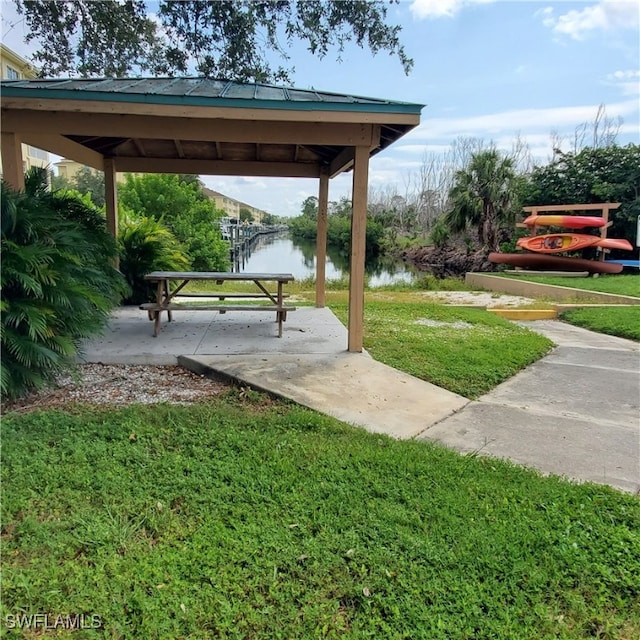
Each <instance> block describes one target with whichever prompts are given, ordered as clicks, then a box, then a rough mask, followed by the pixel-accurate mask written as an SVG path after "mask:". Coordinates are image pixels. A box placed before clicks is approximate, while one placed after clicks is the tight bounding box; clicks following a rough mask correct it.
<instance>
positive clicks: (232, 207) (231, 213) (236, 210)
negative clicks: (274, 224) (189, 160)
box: [202, 187, 267, 224]
mask: <svg viewBox="0 0 640 640" xmlns="http://www.w3.org/2000/svg"><path fill="white" fill-rule="evenodd" d="M202 191H203V193H204V194H205V195H206V196H207V198H209V200H211V201H213V203H214V204H215V207H216V209H220V210H221V211H224V212H225V214H226V215H227V218H230V219H231V220H238V221H239V220H240V210H241V209H246V210H247V211H249V213H250V214H251V216H252V217H253V222H255V223H257V224H261V223H262V221H263V219H264V216H265V215H266V214H267V212H266V211H263V210H262V209H257V208H256V207H252V206H251V205H250V204H247V203H246V202H241V201H240V200H236V199H235V198H231V197H229V196H225V195H224V194H223V193H220V192H218V191H214V190H213V189H208V188H207V187H204V188H203V189H202Z"/></svg>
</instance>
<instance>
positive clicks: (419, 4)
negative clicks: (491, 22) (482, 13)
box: [410, 0, 496, 20]
mask: <svg viewBox="0 0 640 640" xmlns="http://www.w3.org/2000/svg"><path fill="white" fill-rule="evenodd" d="M495 1H496V0H413V2H412V3H411V7H410V9H411V13H412V14H413V15H414V16H415V17H416V18H417V19H418V20H422V19H423V18H452V17H453V16H455V15H456V14H457V13H459V12H460V11H462V9H464V8H465V7H468V6H469V5H473V4H488V3H490V2H495Z"/></svg>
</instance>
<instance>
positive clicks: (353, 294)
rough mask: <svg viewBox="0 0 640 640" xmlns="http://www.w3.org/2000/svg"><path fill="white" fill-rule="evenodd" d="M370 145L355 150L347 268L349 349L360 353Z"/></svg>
mask: <svg viewBox="0 0 640 640" xmlns="http://www.w3.org/2000/svg"><path fill="white" fill-rule="evenodd" d="M368 186H369V146H368V145H367V146H366V147H364V146H360V147H356V149H355V163H354V166H353V190H352V198H353V212H352V214H351V261H350V269H349V341H348V346H347V348H348V350H349V351H354V352H360V351H362V347H363V336H364V259H365V251H366V238H367V191H368Z"/></svg>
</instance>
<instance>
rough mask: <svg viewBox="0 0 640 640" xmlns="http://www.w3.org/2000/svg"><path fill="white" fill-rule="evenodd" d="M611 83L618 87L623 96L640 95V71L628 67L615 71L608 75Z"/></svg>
mask: <svg viewBox="0 0 640 640" xmlns="http://www.w3.org/2000/svg"><path fill="white" fill-rule="evenodd" d="M607 81H608V82H609V84H611V85H613V86H615V87H617V88H618V90H619V91H620V93H621V94H622V95H623V96H636V97H637V96H639V95H640V71H639V70H638V69H628V70H626V71H614V72H613V73H610V74H609V75H608V76H607Z"/></svg>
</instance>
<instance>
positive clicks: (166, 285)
mask: <svg viewBox="0 0 640 640" xmlns="http://www.w3.org/2000/svg"><path fill="white" fill-rule="evenodd" d="M164 299H165V300H166V302H167V305H170V304H171V296H170V295H169V281H168V280H165V281H164ZM167 315H168V316H169V322H171V321H172V320H173V314H172V313H171V309H167Z"/></svg>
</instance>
